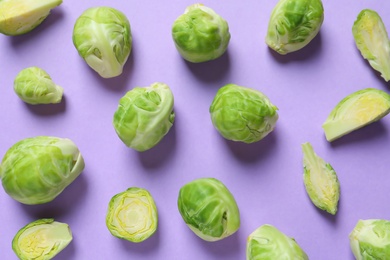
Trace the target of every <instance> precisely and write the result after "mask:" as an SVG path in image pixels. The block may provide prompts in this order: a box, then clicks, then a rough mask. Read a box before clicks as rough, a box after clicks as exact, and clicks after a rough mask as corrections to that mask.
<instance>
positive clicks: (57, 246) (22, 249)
mask: <svg viewBox="0 0 390 260" xmlns="http://www.w3.org/2000/svg"><path fill="white" fill-rule="evenodd" d="M72 239H73V237H72V233H71V231H70V228H69V226H68V224H65V223H61V222H56V221H54V219H51V218H50V219H39V220H36V221H34V222H31V223H30V224H28V225H26V226H24V227H23V228H22V229H20V230H19V231H18V233H17V234H16V235H15V237H14V239H13V240H12V249H13V250H14V252H15V254H16V255H17V256H18V257H19V259H21V260H31V259H34V260H49V259H52V258H54V257H55V256H56V255H57V254H58V253H59V252H61V251H62V250H63V249H64V248H65V247H66V246H67V245H68V244H69V243H70V242H71V241H72Z"/></svg>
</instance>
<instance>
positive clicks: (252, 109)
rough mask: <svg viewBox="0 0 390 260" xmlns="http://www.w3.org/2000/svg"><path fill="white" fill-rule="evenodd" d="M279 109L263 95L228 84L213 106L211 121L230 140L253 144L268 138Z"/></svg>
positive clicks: (217, 96) (220, 92)
mask: <svg viewBox="0 0 390 260" xmlns="http://www.w3.org/2000/svg"><path fill="white" fill-rule="evenodd" d="M277 110H278V108H277V107H276V106H274V105H273V104H272V103H271V102H270V101H269V99H268V98H267V97H266V96H265V95H264V94H263V93H261V92H260V91H257V90H253V89H250V88H245V87H240V86H238V85H235V84H227V85H225V86H224V87H222V88H220V89H219V90H218V92H217V94H216V96H215V97H214V100H213V102H212V104H211V106H210V114H211V120H212V122H213V125H214V126H215V128H216V129H217V130H218V131H219V132H220V134H221V135H222V136H223V137H225V138H226V139H228V140H233V141H241V142H244V143H253V142H257V141H260V140H261V139H263V138H264V137H265V136H267V135H268V134H269V133H270V132H272V130H273V129H274V127H275V124H276V121H277V120H278V114H277V112H276V111H277Z"/></svg>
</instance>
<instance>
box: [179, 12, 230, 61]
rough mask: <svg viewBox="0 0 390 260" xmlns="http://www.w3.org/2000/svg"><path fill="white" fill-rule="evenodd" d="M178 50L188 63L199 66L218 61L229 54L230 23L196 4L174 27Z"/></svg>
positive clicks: (180, 17)
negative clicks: (200, 63) (199, 64)
mask: <svg viewBox="0 0 390 260" xmlns="http://www.w3.org/2000/svg"><path fill="white" fill-rule="evenodd" d="M172 37H173V40H174V42H175V46H176V49H177V50H178V51H179V53H180V55H181V56H182V57H183V58H184V59H186V60H187V61H190V62H194V63H199V62H205V61H209V60H214V59H216V58H218V57H220V56H222V54H224V53H225V51H226V49H227V47H228V44H229V41H230V33H229V26H228V24H227V22H226V21H225V20H224V19H223V18H222V17H221V16H219V15H218V14H217V13H215V12H214V10H213V9H211V8H209V7H206V6H204V5H202V4H193V5H191V6H189V7H187V8H186V10H185V11H184V14H182V15H181V16H179V18H177V19H176V21H175V22H174V24H173V26H172Z"/></svg>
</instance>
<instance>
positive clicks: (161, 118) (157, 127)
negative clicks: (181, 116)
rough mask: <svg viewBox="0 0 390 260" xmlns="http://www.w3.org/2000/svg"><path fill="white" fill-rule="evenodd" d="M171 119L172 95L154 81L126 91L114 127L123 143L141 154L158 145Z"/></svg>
mask: <svg viewBox="0 0 390 260" xmlns="http://www.w3.org/2000/svg"><path fill="white" fill-rule="evenodd" d="M174 120H175V113H174V112H173V94H172V92H171V90H170V89H169V87H168V85H166V84H164V83H159V82H156V83H153V84H152V85H151V86H149V87H143V88H141V87H136V88H134V89H132V90H130V91H129V92H127V93H126V95H125V96H123V97H122V98H121V99H120V101H119V106H118V109H117V110H116V112H115V114H114V119H113V125H114V128H115V131H116V133H117V134H118V136H119V138H120V139H121V140H122V141H123V143H125V144H126V145H127V146H128V147H130V148H133V149H135V150H137V151H139V152H142V151H146V150H149V149H150V148H152V147H154V146H155V145H156V144H157V143H159V142H160V141H161V139H162V138H163V137H164V136H165V135H166V134H167V133H168V131H169V129H170V128H171V127H172V125H173V122H174Z"/></svg>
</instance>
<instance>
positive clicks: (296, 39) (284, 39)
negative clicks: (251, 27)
mask: <svg viewBox="0 0 390 260" xmlns="http://www.w3.org/2000/svg"><path fill="white" fill-rule="evenodd" d="M323 21H324V8H323V6H322V2H321V0H280V1H279V2H278V3H277V5H276V6H275V8H274V9H273V11H272V14H271V18H270V20H269V23H268V32H267V36H266V38H265V42H266V43H267V45H268V46H269V47H270V48H272V49H273V50H275V51H276V52H278V53H280V54H287V53H290V52H294V51H297V50H300V49H302V48H303V47H305V46H306V45H307V44H308V43H309V42H310V41H311V40H312V39H313V38H314V37H315V36H316V35H317V34H318V32H319V30H320V28H321V25H322V22H323Z"/></svg>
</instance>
